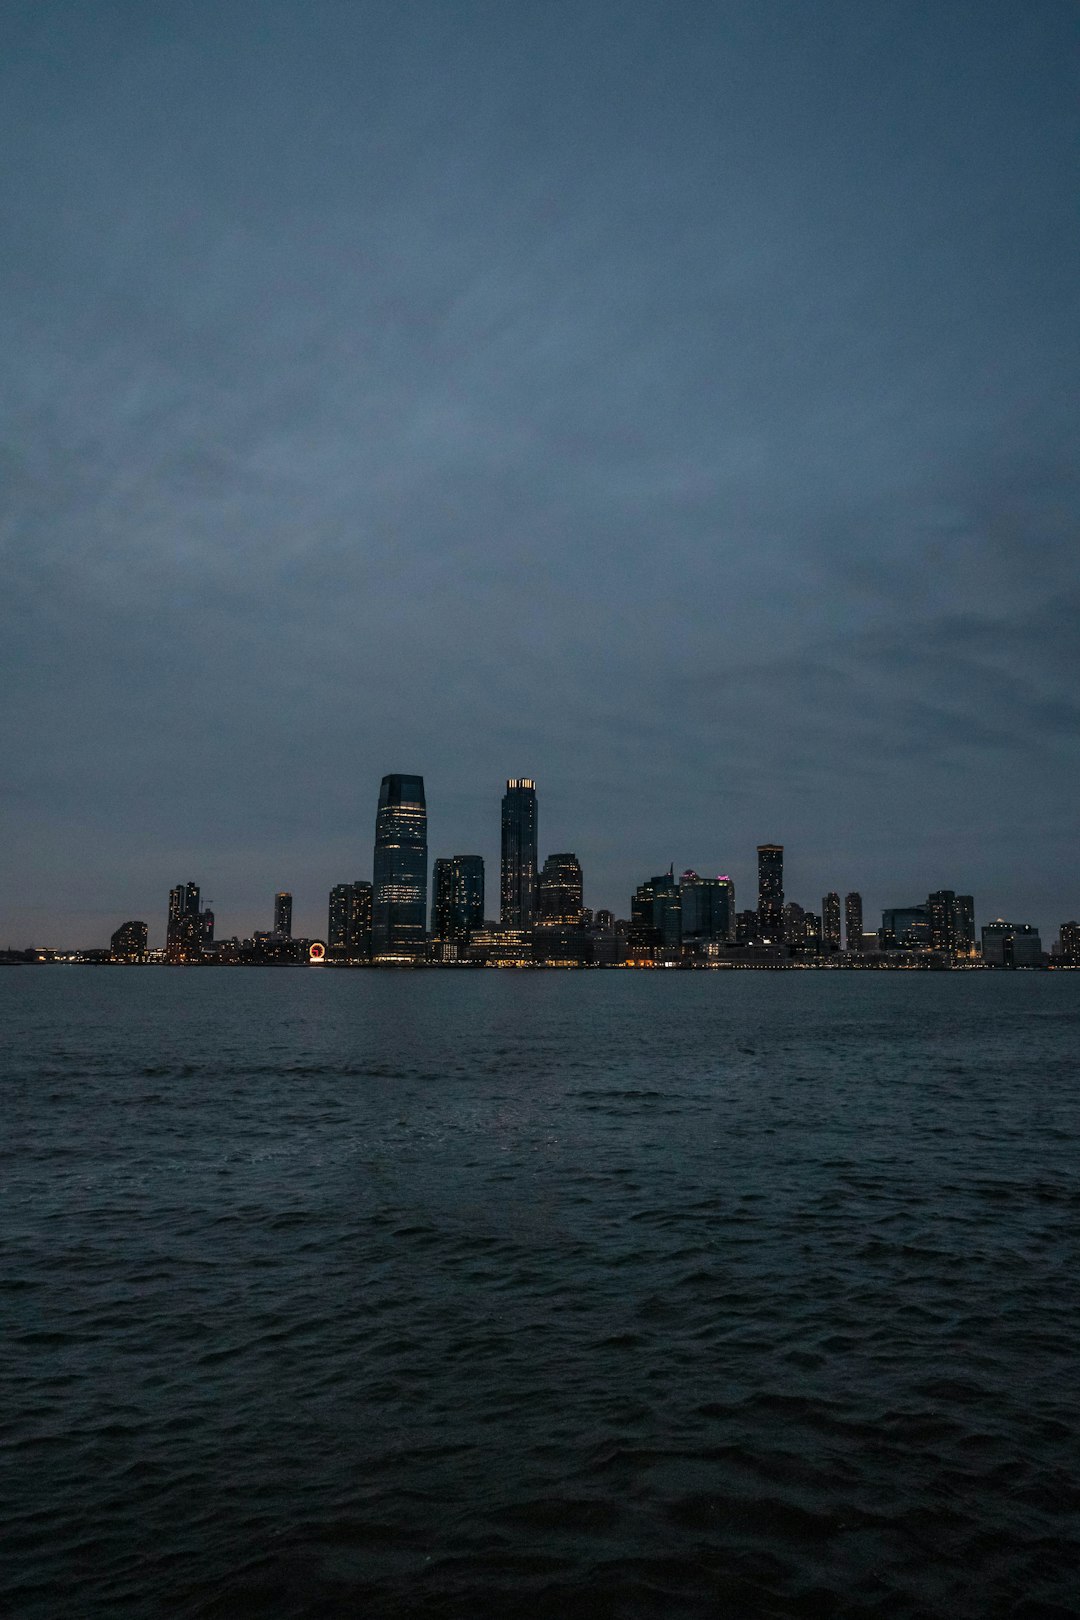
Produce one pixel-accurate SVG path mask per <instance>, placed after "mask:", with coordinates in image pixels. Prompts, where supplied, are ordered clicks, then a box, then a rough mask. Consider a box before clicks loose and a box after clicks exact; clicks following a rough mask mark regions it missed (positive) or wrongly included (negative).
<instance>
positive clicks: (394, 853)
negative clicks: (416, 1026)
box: [371, 775, 427, 962]
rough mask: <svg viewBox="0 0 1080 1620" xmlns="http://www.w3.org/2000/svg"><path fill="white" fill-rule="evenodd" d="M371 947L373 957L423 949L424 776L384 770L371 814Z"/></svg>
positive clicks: (411, 955)
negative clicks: (375, 809) (373, 816)
mask: <svg viewBox="0 0 1080 1620" xmlns="http://www.w3.org/2000/svg"><path fill="white" fill-rule="evenodd" d="M374 878H375V882H374V895H373V903H372V925H371V933H372V950H373V954H374V957H375V960H376V962H396V961H415V960H417V959H418V958H420V957H422V956H423V954H424V946H425V942H426V937H427V936H426V933H425V929H424V920H425V919H424V913H425V911H426V909H427V906H426V901H427V804H426V802H425V799H424V778H423V777H422V776H399V775H392V776H384V777H383V779H382V786H381V787H380V789H379V809H378V814H377V816H376V819H375V871H374Z"/></svg>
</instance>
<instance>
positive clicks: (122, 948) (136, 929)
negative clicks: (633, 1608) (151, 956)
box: [109, 921, 147, 962]
mask: <svg viewBox="0 0 1080 1620" xmlns="http://www.w3.org/2000/svg"><path fill="white" fill-rule="evenodd" d="M146 939H147V927H146V924H145V923H144V922H135V921H132V922H126V923H121V924H120V927H119V928H118V929H117V930H116V933H115V934H114V935H113V936H112V938H111V939H110V941H109V955H110V956H111V957H112V959H113V961H114V962H138V961H140V960H141V959H142V958H143V957H144V956H145V955H146Z"/></svg>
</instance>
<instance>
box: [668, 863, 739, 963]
mask: <svg viewBox="0 0 1080 1620" xmlns="http://www.w3.org/2000/svg"><path fill="white" fill-rule="evenodd" d="M680 887H681V890H682V937H683V943H684V944H686V945H694V944H699V943H700V944H706V943H721V944H727V943H729V942H730V941H732V940H734V938H735V885H734V883H733V882H732V881H731V879H730V878H729V877H714V878H703V877H699V876H698V874H697V873H696V872H693V871H689V872H684V873H683V875H682V879H681V883H680Z"/></svg>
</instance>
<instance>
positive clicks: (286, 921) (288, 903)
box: [274, 889, 292, 939]
mask: <svg viewBox="0 0 1080 1620" xmlns="http://www.w3.org/2000/svg"><path fill="white" fill-rule="evenodd" d="M274 933H275V934H280V936H281V938H282V939H291V938H292V895H291V894H288V893H287V892H286V891H285V890H284V889H279V890H278V892H277V894H275V896H274Z"/></svg>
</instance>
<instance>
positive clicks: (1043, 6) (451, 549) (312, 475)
mask: <svg viewBox="0 0 1080 1620" xmlns="http://www.w3.org/2000/svg"><path fill="white" fill-rule="evenodd" d="M4 18H5V22H4V26H3V38H2V40H0V44H2V52H0V60H2V63H3V68H2V73H0V128H2V135H3V146H4V152H5V163H4V165H3V177H2V180H0V187H2V218H3V221H4V223H3V232H4V240H3V243H2V252H0V323H2V340H3V355H4V364H3V367H2V384H0V401H2V412H3V438H2V445H3V466H2V501H3V523H2V529H0V534H2V545H3V573H2V579H3V590H2V593H0V649H2V665H3V688H2V689H3V693H4V697H5V700H6V701H5V702H4V705H3V716H4V717H3V733H2V738H0V746H2V756H0V757H2V759H3V777H4V789H5V792H4V795H3V799H4V822H3V826H2V827H0V847H2V850H3V874H2V881H0V945H4V944H7V943H9V942H10V943H13V944H17V945H22V944H26V943H28V942H30V941H31V940H33V941H36V942H38V943H54V944H60V945H71V944H76V945H83V944H99V943H102V942H104V941H106V940H107V938H108V935H109V933H110V932H111V930H112V928H113V927H115V926H116V925H117V923H119V922H120V921H122V920H123V919H124V918H126V917H143V918H146V920H147V921H148V922H149V923H150V925H151V939H152V940H155V939H156V940H160V939H161V938H162V937H163V932H164V911H165V903H166V898H167V891H168V888H169V886H170V885H171V884H172V883H174V882H176V881H177V880H179V879H187V878H189V877H193V878H195V879H196V880H198V881H201V883H202V885H203V892H204V895H205V896H209V897H210V898H211V899H212V900H213V902H214V905H215V909H216V911H217V915H218V927H219V932H220V931H225V932H228V933H232V932H234V931H238V932H241V933H242V932H245V931H248V930H250V929H251V928H252V927H259V926H265V927H268V926H270V921H271V914H270V908H271V900H272V895H273V891H274V890H275V889H276V888H278V887H282V886H285V887H289V888H291V889H292V890H293V891H294V893H295V895H296V924H297V928H298V930H303V931H310V932H313V933H322V932H323V931H324V930H325V926H326V921H325V919H326V911H325V896H326V891H327V889H328V888H329V886H330V885H331V884H332V883H335V882H340V881H343V880H345V879H351V878H354V877H369V876H370V874H371V844H372V836H373V829H374V817H375V805H376V797H377V793H378V786H379V779H380V777H381V776H382V775H383V773H384V772H386V771H405V772H413V771H417V772H422V773H423V775H424V777H425V779H426V782H427V790H428V803H429V808H430V830H431V853H432V856H435V855H438V854H451V853H457V852H479V853H481V854H483V855H484V856H485V857H486V859H487V861H488V891H489V902H488V910H489V912H491V911H493V910H494V909H495V895H496V890H497V857H498V836H499V835H498V817H499V798H500V794H501V791H502V783H503V780H504V779H505V777H506V776H507V775H519V774H528V775H533V776H535V777H536V778H537V780H538V785H539V792H540V842H541V851H542V853H546V852H547V851H549V850H562V849H573V850H576V851H577V852H578V854H579V856H580V857H581V860H582V864H583V866H584V869H585V880H586V901H587V903H589V904H592V905H594V906H600V905H607V906H610V907H612V908H613V909H614V910H616V911H617V912H619V913H625V912H626V910H627V907H628V897H629V894H630V891H631V890H632V888H633V886H634V885H635V884H636V883H637V882H638V881H639V880H640V879H641V878H642V877H645V876H647V875H649V874H650V873H652V872H654V871H658V870H661V869H663V868H666V867H667V865H668V862H669V861H674V862H675V865H676V868H677V869H679V868H681V867H683V866H686V865H693V866H696V867H697V868H698V869H699V870H701V871H703V872H707V873H715V872H719V871H725V872H731V873H732V875H733V876H734V878H735V881H736V895H737V900H738V903H739V904H740V905H746V904H751V903H752V901H753V878H754V845H755V843H757V842H759V841H762V840H766V839H771V840H777V841H781V842H783V843H784V844H785V845H786V846H787V851H788V855H787V890H788V894H789V896H791V897H794V898H796V899H799V900H801V901H802V902H803V903H804V904H806V905H808V906H809V905H812V906H813V907H814V908H815V909H816V908H817V906H818V904H819V902H820V896H821V894H822V893H823V891H824V890H826V889H829V888H834V887H835V888H838V889H840V890H841V891H844V890H846V889H848V888H858V889H860V890H861V891H862V893H863V895H864V898H865V900H866V904H867V908H868V912H869V914H870V917H871V918H872V917H873V914H874V913H875V912H876V911H878V910H879V909H880V907H881V906H882V905H887V904H903V903H907V902H909V901H912V900H917V899H919V898H921V897H923V896H925V894H926V893H927V890H928V889H930V888H937V887H940V886H949V887H953V888H956V889H958V890H965V891H971V892H973V893H974V894H975V897H976V908H977V916H978V920H979V921H980V922H982V921H985V920H987V919H988V918H989V917H993V916H996V915H999V914H1004V915H1006V916H1009V917H1011V918H1013V919H1014V920H1019V921H1034V922H1037V923H1039V924H1040V925H1042V927H1043V929H1044V932H1045V933H1046V935H1047V936H1048V937H1047V941H1046V942H1047V943H1048V940H1049V936H1050V935H1051V934H1052V932H1054V931H1056V925H1057V923H1058V922H1060V921H1061V920H1062V919H1063V918H1065V917H1071V916H1075V915H1076V914H1077V913H1078V912H1080V873H1078V863H1077V849H1078V843H1077V808H1078V805H1080V749H1078V740H1077V739H1078V722H1080V697H1078V682H1077V651H1078V642H1080V628H1078V627H1080V617H1078V609H1080V542H1078V525H1077V519H1078V516H1080V480H1078V467H1077V444H1078V434H1077V415H1078V412H1077V393H1078V384H1077V379H1078V377H1080V354H1078V348H1080V344H1078V333H1080V310H1078V304H1080V295H1078V289H1080V211H1078V207H1077V198H1078V193H1080V184H1078V182H1080V173H1078V171H1080V100H1078V96H1077V70H1078V67H1080V6H1078V5H1077V4H1075V3H1074V0H1024V3H1023V4H1019V3H1016V0H1008V3H1003V0H971V3H970V4H969V3H964V0H926V3H923V0H895V3H894V0H815V3H814V4H808V3H806V0H702V3H697V0H665V3H660V0H618V3H616V0H572V3H567V4H563V3H561V0H538V3H536V4H527V3H517V4H515V3H513V0H492V3H490V4H487V3H473V0H453V3H452V4H448V3H447V0H380V3H376V4H372V3H366V0H340V3H334V0H288V3H285V0H258V3H247V4H245V3H243V0H230V3H229V4H225V5H222V4H221V3H220V0H214V3H213V4H203V3H200V0H182V3H181V0H176V3H172V4H170V3H164V4H160V5H147V4H146V3H145V0H137V3H136V0H133V3H129V4H120V3H111V4H110V3H108V0H86V3H83V4H79V3H76V0H64V3H59V0H27V3H23V4H13V3H12V0H9V3H8V5H7V6H6V7H5V9H4Z"/></svg>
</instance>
